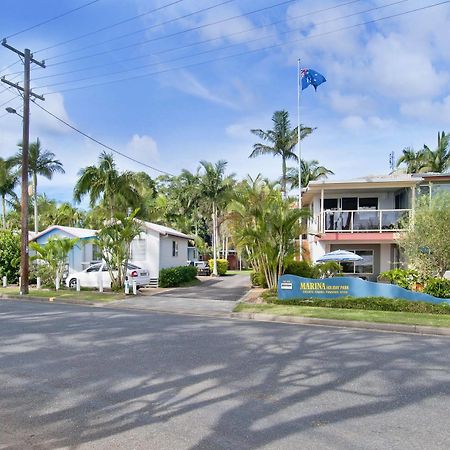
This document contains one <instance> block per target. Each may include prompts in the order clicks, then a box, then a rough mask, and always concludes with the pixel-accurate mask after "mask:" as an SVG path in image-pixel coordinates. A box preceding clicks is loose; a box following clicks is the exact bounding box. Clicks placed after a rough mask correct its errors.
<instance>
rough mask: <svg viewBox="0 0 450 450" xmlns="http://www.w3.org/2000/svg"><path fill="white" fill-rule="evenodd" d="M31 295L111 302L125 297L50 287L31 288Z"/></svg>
mask: <svg viewBox="0 0 450 450" xmlns="http://www.w3.org/2000/svg"><path fill="white" fill-rule="evenodd" d="M0 294H3V295H13V296H16V295H19V288H14V287H13V288H0ZM29 297H39V298H47V299H48V298H50V297H53V298H54V299H56V300H57V299H60V300H77V301H86V302H111V301H114V300H121V299H123V298H124V297H125V295H124V294H122V293H116V292H96V291H80V292H77V291H72V290H65V289H62V290H59V291H54V290H50V289H39V290H38V289H33V288H31V289H30V293H29Z"/></svg>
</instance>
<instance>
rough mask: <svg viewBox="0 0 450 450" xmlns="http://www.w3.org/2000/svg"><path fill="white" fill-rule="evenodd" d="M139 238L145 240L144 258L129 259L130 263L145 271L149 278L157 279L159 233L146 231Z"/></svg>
mask: <svg viewBox="0 0 450 450" xmlns="http://www.w3.org/2000/svg"><path fill="white" fill-rule="evenodd" d="M139 238H140V239H145V240H146V245H145V258H144V259H136V258H131V259H130V263H132V264H136V265H137V266H139V267H142V268H144V269H147V270H148V271H149V274H150V278H159V268H160V267H159V233H158V232H156V231H153V230H148V229H147V230H146V232H145V233H141V234H140V236H139ZM136 239H138V238H136Z"/></svg>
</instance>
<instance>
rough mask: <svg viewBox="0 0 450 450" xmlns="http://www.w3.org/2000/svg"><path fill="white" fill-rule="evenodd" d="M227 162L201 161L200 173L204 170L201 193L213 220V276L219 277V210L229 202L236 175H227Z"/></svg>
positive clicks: (204, 204)
mask: <svg viewBox="0 0 450 450" xmlns="http://www.w3.org/2000/svg"><path fill="white" fill-rule="evenodd" d="M226 166H227V162H226V161H224V160H220V161H217V162H216V163H215V164H213V163H210V162H208V161H200V167H199V171H200V170H202V171H203V173H202V174H201V179H200V193H201V196H202V199H203V206H204V208H205V211H206V212H207V213H208V214H210V215H211V216H210V217H211V218H212V232H213V233H212V234H213V235H212V244H213V274H214V275H217V241H218V228H219V226H218V216H219V210H220V209H222V208H223V207H224V204H225V203H226V202H227V201H228V200H229V197H230V194H231V189H232V186H233V185H234V174H232V175H225V169H226Z"/></svg>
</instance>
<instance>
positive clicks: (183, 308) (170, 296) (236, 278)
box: [114, 273, 250, 316]
mask: <svg viewBox="0 0 450 450" xmlns="http://www.w3.org/2000/svg"><path fill="white" fill-rule="evenodd" d="M249 289H250V276H249V275H248V273H246V274H243V275H230V276H225V277H219V278H212V279H207V280H204V281H202V283H201V284H198V285H195V286H190V287H184V288H176V289H169V290H167V291H164V292H158V293H156V294H154V293H153V292H152V289H146V290H145V292H146V293H145V294H144V295H138V296H129V297H128V298H126V299H125V300H120V301H117V302H116V304H115V305H114V306H115V307H122V308H127V309H141V310H150V311H163V312H172V313H185V314H203V315H212V316H214V315H219V316H223V315H224V314H230V313H231V311H233V308H234V307H235V306H236V301H237V300H239V299H240V298H241V297H243V296H244V295H245V294H246V293H247V291H248V290H249Z"/></svg>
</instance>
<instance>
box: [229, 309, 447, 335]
mask: <svg viewBox="0 0 450 450" xmlns="http://www.w3.org/2000/svg"><path fill="white" fill-rule="evenodd" d="M230 317H231V318H233V319H241V320H256V321H260V322H278V323H287V324H300V325H320V326H328V327H338V328H356V329H360V330H373V331H389V332H395V333H413V334H427V335H434V336H449V337H450V328H440V327H429V326H423V325H409V324H396V323H382V322H364V321H356V320H337V319H319V318H314V317H302V316H277V315H275V314H264V313H245V312H240V313H231V314H230Z"/></svg>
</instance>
